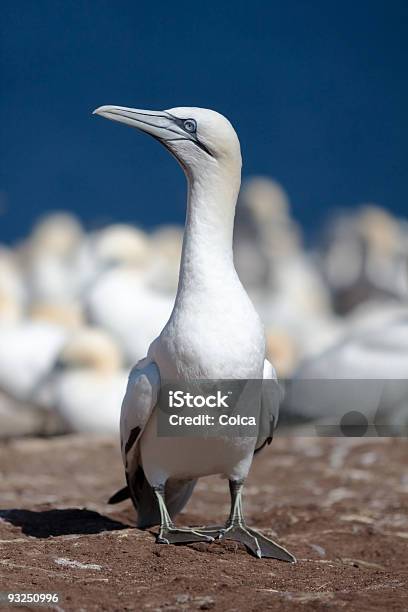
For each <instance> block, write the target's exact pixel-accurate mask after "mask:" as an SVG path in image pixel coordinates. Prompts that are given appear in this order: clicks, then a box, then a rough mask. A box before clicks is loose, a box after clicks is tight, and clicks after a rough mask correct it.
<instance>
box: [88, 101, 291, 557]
mask: <svg viewBox="0 0 408 612" xmlns="http://www.w3.org/2000/svg"><path fill="white" fill-rule="evenodd" d="M94 112H95V113H96V114H98V115H101V116H103V117H106V118H108V119H112V120H115V121H119V122H121V123H125V124H128V125H130V126H132V127H135V128H138V129H139V130H142V131H143V132H146V133H148V134H151V135H152V136H153V137H154V138H156V139H157V140H159V141H160V142H161V143H162V144H163V145H164V146H165V147H166V148H167V149H168V150H169V151H170V152H171V153H172V154H173V155H174V156H175V157H176V159H177V160H178V161H179V163H180V165H181V166H182V168H183V169H184V172H185V174H186V177H187V180H188V203H187V218H186V227H185V233H184V240H183V250H182V259H181V267H180V276H179V284H178V291H177V296H176V300H175V304H174V308H173V311H172V314H171V316H170V319H169V321H168V323H167V324H166V325H165V327H164V328H163V330H162V332H161V333H160V335H159V336H158V337H157V338H156V340H154V341H153V342H152V344H151V345H150V348H149V350H148V354H147V357H146V358H145V359H142V360H141V361H139V363H138V364H137V365H136V366H135V367H134V368H133V370H132V372H131V374H130V377H129V383H128V387H127V391H126V395H125V398H124V400H123V404H122V414H121V441H122V454H123V460H124V464H125V471H126V478H127V482H128V488H129V493H130V495H131V498H132V500H133V503H134V505H135V507H136V509H137V511H138V520H139V525H140V526H148V525H152V524H156V523H157V522H158V521H160V532H159V536H158V542H160V543H166V544H169V543H182V542H192V541H200V540H204V541H208V540H211V539H212V538H211V536H210V535H209V533H211V532H209V531H207V533H206V532H205V530H203V531H198V530H197V529H181V528H177V527H176V526H175V525H174V524H173V521H172V517H173V516H174V514H176V513H177V512H178V511H179V510H181V509H182V507H183V506H184V505H185V503H186V502H187V500H188V498H189V496H190V494H191V492H192V490H193V487H194V482H195V480H196V479H197V478H199V477H201V476H206V475H209V474H221V475H224V476H226V477H227V478H228V479H229V482H230V492H231V512H230V516H229V519H228V521H227V523H226V526H225V528H224V529H223V530H220V531H216V532H215V533H216V535H217V536H219V537H224V538H230V539H234V540H238V541H241V542H242V543H244V544H245V545H246V546H247V548H248V549H250V550H251V551H252V552H253V553H254V554H255V555H257V556H258V557H261V556H266V557H274V558H278V559H281V560H285V561H289V562H294V561H295V559H294V557H293V556H292V555H291V554H290V553H289V552H287V551H286V550H285V549H283V548H281V547H280V546H278V545H277V544H275V543H274V542H273V541H272V540H269V539H268V538H266V537H264V536H263V535H261V534H260V533H259V532H258V531H255V530H253V529H250V528H249V527H247V525H246V524H245V521H244V518H243V514H242V502H241V495H242V488H243V484H244V481H245V478H246V476H247V474H248V471H249V469H250V466H251V463H252V459H253V455H254V452H255V450H256V449H257V448H258V449H259V448H260V447H261V446H263V445H264V444H265V443H266V441H268V440H269V441H270V439H268V436H269V433H268V434H266V435H264V437H263V439H262V438H261V439H259V438H258V439H256V438H255V437H241V438H239V437H234V438H232V437H231V438H227V437H225V436H223V437H214V438H213V437H211V438H209V437H200V438H192V437H180V436H177V437H164V436H159V435H158V431H157V417H158V415H157V413H158V409H157V398H158V396H159V393H160V391H161V385H162V384H163V381H165V380H173V381H178V382H180V383H183V382H186V381H187V382H194V381H196V380H197V379H204V380H213V379H241V380H242V379H244V380H249V379H259V380H262V379H263V378H266V379H269V381H270V382H272V383H273V381H274V380H275V381H276V377H275V372H274V369H273V367H272V365H271V364H270V363H269V362H268V361H266V360H265V337H264V330H263V326H262V324H261V321H260V318H259V316H258V315H257V313H256V311H255V309H254V307H253V305H252V303H251V301H250V299H249V297H248V295H247V293H246V292H245V290H244V288H243V287H242V285H241V282H240V281H239V279H238V276H237V273H236V271H235V268H234V264H233V254H232V234H233V225H234V213H235V205H236V200H237V195H238V191H239V187H240V182H241V165H242V162H241V151H240V144H239V140H238V137H237V135H236V133H235V131H234V129H233V127H232V126H231V124H230V122H229V121H228V120H227V119H226V118H225V117H223V116H222V115H220V114H219V113H216V112H214V111H211V110H206V109H200V108H187V107H185V108H173V109H170V110H168V111H161V112H153V111H144V110H137V109H132V108H125V107H119V106H102V107H100V108H98V109H97V110H96V111H94ZM275 384H276V383H275ZM271 386H273V385H271ZM276 386H277V385H276ZM265 388H269V389H270V388H271V387H270V386H268V387H266V386H265ZM259 399H260V400H261V401H262V404H261V416H262V417H263V418H265V417H267V418H268V419H270V421H271V423H273V422H274V421H276V418H277V413H278V401H271V402H269V403H268V401H267V398H266V394H264V393H262V398H259ZM125 497H126V490H122V491H121V492H118V494H116V496H113V498H112V500H111V501H118V500H121V499H124V498H125Z"/></svg>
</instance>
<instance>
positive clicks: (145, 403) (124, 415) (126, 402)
mask: <svg viewBox="0 0 408 612" xmlns="http://www.w3.org/2000/svg"><path fill="white" fill-rule="evenodd" d="M159 391H160V372H159V368H158V367H157V365H156V364H155V362H154V361H152V360H150V359H148V358H145V359H141V360H140V361H139V362H138V363H137V364H136V365H135V366H134V367H133V368H132V370H131V372H130V374H129V379H128V383H127V387H126V393H125V397H124V398H123V402H122V410H121V415H120V447H121V451H122V459H123V463H124V466H125V472H126V480H127V482H128V485H127V486H126V487H124V488H123V489H120V491H117V492H116V493H114V494H113V495H112V496H111V497H110V499H109V501H108V503H109V504H118V503H119V502H121V501H123V500H125V499H128V498H129V497H131V492H130V489H129V474H128V466H129V465H130V463H132V472H133V471H136V472H137V471H138V468H139V467H140V466H139V462H138V456H137V455H138V447H139V444H138V443H139V440H140V437H141V435H142V433H143V430H144V428H145V427H146V425H147V422H148V420H149V418H150V415H151V414H152V412H153V410H154V407H155V406H156V403H157V398H158V395H159ZM131 458H132V461H131Z"/></svg>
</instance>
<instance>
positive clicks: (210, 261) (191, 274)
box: [178, 168, 241, 295]
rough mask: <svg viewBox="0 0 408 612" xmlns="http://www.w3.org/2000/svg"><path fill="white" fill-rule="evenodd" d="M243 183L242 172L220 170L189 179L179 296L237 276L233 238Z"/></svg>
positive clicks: (209, 171) (208, 171)
mask: <svg viewBox="0 0 408 612" xmlns="http://www.w3.org/2000/svg"><path fill="white" fill-rule="evenodd" d="M240 182H241V172H240V169H239V170H235V171H233V170H232V171H231V170H230V171H226V170H224V171H223V172H222V171H221V170H220V169H219V168H217V169H216V170H214V169H212V170H207V171H206V172H202V173H200V175H199V176H198V177H196V176H194V175H193V176H190V177H188V201H187V215H186V226H185V232H184V239H183V250H182V256H181V265H180V275H179V286H178V295H180V294H182V293H184V292H185V291H190V290H191V289H193V288H194V289H196V290H199V289H200V288H203V289H209V288H210V287H213V286H214V283H217V281H218V282H223V280H226V279H227V278H228V275H230V274H234V275H235V274H236V272H235V268H234V262H233V253H232V238H233V229H234V215H235V206H236V202H237V197H238V192H239V187H240Z"/></svg>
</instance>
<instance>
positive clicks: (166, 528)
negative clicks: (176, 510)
mask: <svg viewBox="0 0 408 612" xmlns="http://www.w3.org/2000/svg"><path fill="white" fill-rule="evenodd" d="M153 491H154V492H155V495H156V498H157V502H158V504H159V510H160V531H159V535H158V536H157V540H156V542H157V543H158V544H188V543H190V542H213V540H214V538H213V537H211V536H210V535H205V534H203V533H199V532H198V531H195V530H194V529H189V528H184V529H183V528H181V527H176V526H175V525H174V523H173V521H172V520H171V517H170V515H169V513H168V510H167V507H166V502H165V498H164V486H159V487H153Z"/></svg>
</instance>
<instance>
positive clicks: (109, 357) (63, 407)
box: [47, 326, 128, 434]
mask: <svg viewBox="0 0 408 612" xmlns="http://www.w3.org/2000/svg"><path fill="white" fill-rule="evenodd" d="M127 378H128V373H127V372H126V371H125V370H124V369H122V354H121V352H120V349H119V347H118V346H117V344H116V342H115V341H114V340H113V338H112V337H111V336H110V335H109V334H108V333H107V332H106V331H104V330H102V329H98V328H96V327H87V326H85V327H83V328H81V329H79V330H77V331H76V332H75V333H73V334H72V335H71V336H70V338H69V339H68V340H67V342H66V343H65V345H64V347H63V349H62V351H61V352H60V354H59V356H58V360H57V362H56V364H55V367H54V370H53V372H51V375H50V377H49V379H50V384H51V389H52V397H53V404H54V407H55V409H56V411H57V413H58V414H59V415H60V416H61V417H62V419H63V421H64V423H65V424H66V425H67V427H68V428H69V430H70V431H80V432H89V433H100V434H103V433H117V432H118V431H119V410H118V407H119V406H120V402H121V400H122V398H123V394H124V392H125V390H126V384H127ZM47 382H48V381H47Z"/></svg>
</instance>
